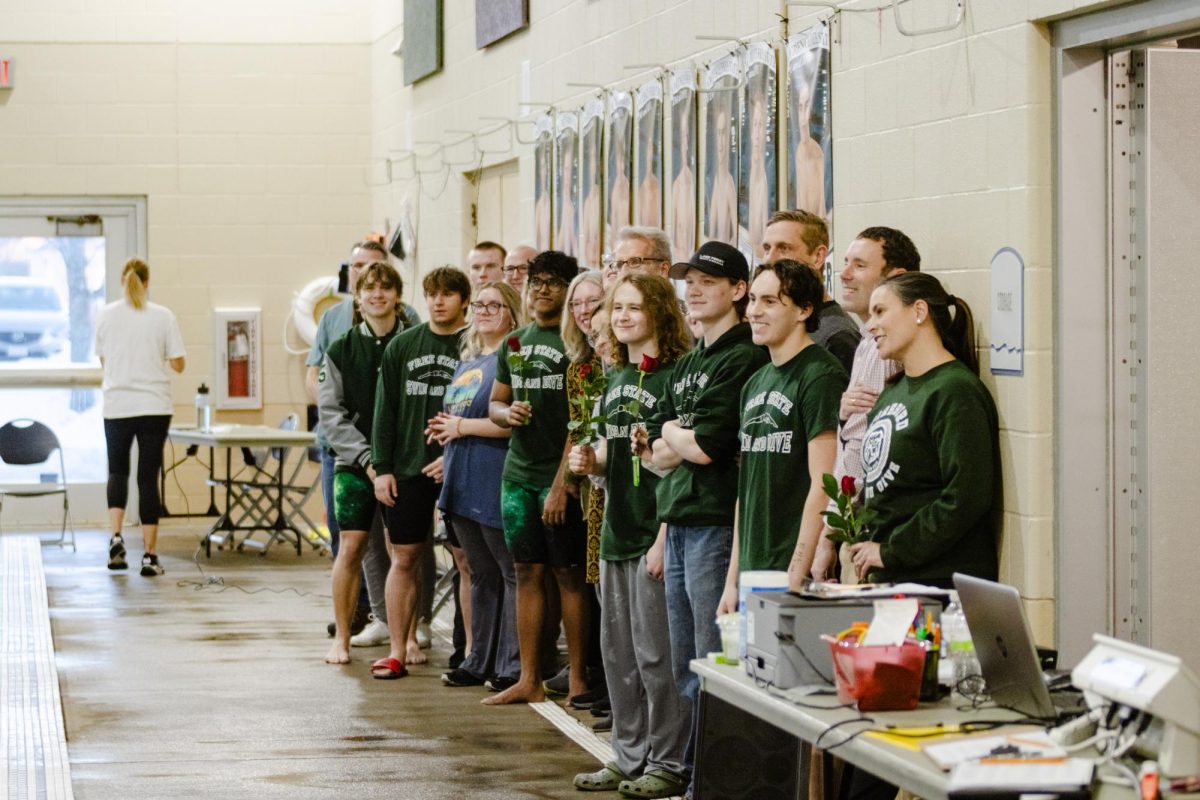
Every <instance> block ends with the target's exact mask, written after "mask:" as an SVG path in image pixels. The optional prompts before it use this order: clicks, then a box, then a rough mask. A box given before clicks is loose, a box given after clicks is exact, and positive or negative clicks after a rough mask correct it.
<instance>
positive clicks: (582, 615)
mask: <svg viewBox="0 0 1200 800" xmlns="http://www.w3.org/2000/svg"><path fill="white" fill-rule="evenodd" d="M578 272H579V267H578V264H577V262H576V261H575V259H574V258H573V257H571V256H568V255H565V254H564V253H560V252H557V251H554V250H548V251H546V252H544V253H539V254H538V255H537V256H535V257H534V259H533V260H532V261H531V262H529V273H528V277H527V279H526V281H525V289H526V299H527V301H528V307H529V309H530V311H531V312H532V314H533V322H531V323H530V324H529V325H526V326H525V327H523V328H521V329H519V330H518V331H516V333H514V334H513V335H512V336H510V337H509V339H508V340H507V341H506V342H505V343H504V344H502V345H501V346H500V350H499V353H498V358H499V361H498V363H497V365H496V380H495V382H494V383H493V384H492V397H491V405H490V407H489V410H488V416H489V417H490V418H491V420H492V422H494V423H496V424H497V425H500V426H501V427H505V428H512V429H513V431H512V439H511V441H510V442H509V447H508V456H507V457H506V458H505V460H504V475H503V478H502V480H501V483H500V511H501V516H502V517H503V520H504V539H505V541H506V542H507V544H508V549H509V552H511V553H512V556H513V561H514V563H515V564H516V571H517V638H518V641H519V643H520V650H521V677H520V679H519V680H518V681H517V683H516V685H514V686H511V687H509V688H508V689H505V690H504V691H503V692H500V693H499V694H497V695H496V696H495V697H490V698H488V699H487V700H484V703H487V704H489V705H497V704H503V703H522V702H540V701H541V700H543V699H545V690H544V689H543V688H542V683H541V678H540V674H539V672H540V666H541V660H540V655H541V653H540V650H541V646H540V639H541V634H542V623H543V620H544V617H545V607H546V596H545V589H544V587H543V585H542V580H543V578H544V576H545V574H546V568H547V566H549V567H550V569H551V570H553V572H554V576H555V578H556V579H557V581H558V589H559V595H560V597H561V602H562V618H563V627H564V628H565V629H566V634H567V656H568V661H569V666H570V684H569V690H568V695H569V696H571V697H573V696H575V695H577V694H581V693H582V692H584V691H586V689H587V686H586V683H585V680H584V679H585V677H586V676H585V672H586V669H585V666H584V661H585V659H584V656H585V649H586V641H587V629H588V606H587V600H586V598H585V596H584V579H583V572H584V569H583V565H584V554H585V533H584V524H583V514H582V512H581V511H580V507H579V500H578V498H577V497H573V496H571V495H570V494H569V493H568V488H567V482H566V480H565V477H566V476H565V473H566V443H567V422H568V412H567V392H566V370H567V364H568V363H569V362H568V359H567V356H566V353H565V352H564V351H563V341H562V336H561V334H560V333H559V323H560V322H561V320H562V314H563V306H564V305H565V301H566V297H567V287H568V286H569V285H570V283H571V280H572V279H573V278H574V277H575V276H576V275H577V274H578Z"/></svg>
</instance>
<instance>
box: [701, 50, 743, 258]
mask: <svg viewBox="0 0 1200 800" xmlns="http://www.w3.org/2000/svg"><path fill="white" fill-rule="evenodd" d="M742 85H743V81H742V59H741V55H740V54H739V53H734V54H731V55H728V56H725V57H724V58H720V59H717V60H716V61H714V62H713V63H711V64H709V65H708V66H707V67H706V68H705V69H704V73H703V75H702V77H701V80H700V92H701V98H702V100H701V102H702V106H701V119H702V120H703V122H704V130H703V136H704V150H703V153H704V162H703V169H704V189H703V196H702V201H703V205H702V209H701V220H702V223H703V224H702V225H701V228H702V232H701V236H702V237H703V238H704V239H706V240H707V239H715V240H716V241H718V242H725V243H726V244H731V245H734V246H736V245H737V243H738V211H737V209H738V197H737V194H738V192H737V184H738V181H737V174H738V136H739V130H738V125H737V121H738V120H739V119H741V97H742V94H741V92H740V91H739V90H740V89H741V88H742Z"/></svg>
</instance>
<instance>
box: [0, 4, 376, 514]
mask: <svg viewBox="0 0 1200 800" xmlns="http://www.w3.org/2000/svg"><path fill="white" fill-rule="evenodd" d="M369 18H370V15H369V6H368V4H367V3H366V0H336V2H335V1H334V0H287V2H284V1H283V0H238V2H227V1H222V2H217V3H204V4H195V3H191V2H187V0H156V1H155V2H150V3H138V4H130V3H127V2H117V1H116V0H109V1H108V2H104V1H103V0H97V1H96V2H88V3H80V2H77V0H71V1H68V0H37V2H33V1H32V0H26V1H23V2H16V3H6V4H4V7H3V10H2V11H0V52H3V54H4V56H5V57H11V58H13V59H14V60H15V64H16V67H15V78H16V87H15V88H14V89H13V90H12V91H11V92H8V93H7V97H5V96H4V95H3V94H0V153H3V156H2V157H0V194H4V195H142V196H145V197H147V198H148V237H149V253H148V256H149V262H150V265H151V270H152V281H151V297H152V298H153V299H154V300H155V301H157V302H161V303H164V304H166V305H167V306H169V307H170V308H172V309H173V310H174V311H175V313H176V314H177V315H178V316H179V319H180V323H181V327H182V330H183V335H184V339H185V341H186V345H187V351H188V359H187V370H186V372H185V373H184V375H183V376H182V377H181V378H178V379H176V380H175V381H174V382H173V391H174V399H175V402H176V404H177V416H182V417H184V418H190V417H191V415H192V411H191V403H192V396H193V395H194V393H195V389H196V386H197V385H198V384H199V383H200V382H201V381H205V382H207V383H209V384H210V385H211V384H212V375H213V370H214V367H213V349H212V344H211V342H212V337H213V324H212V318H211V310H212V309H213V308H216V307H222V306H231V307H255V306H257V307H260V308H261V309H262V324H263V331H262V335H263V388H264V401H265V407H264V409H263V410H262V411H261V412H249V411H246V412H225V411H222V412H220V418H221V419H227V420H231V421H241V422H259V421H262V422H266V423H269V424H275V423H276V422H278V420H279V419H281V418H282V417H283V416H284V415H285V414H286V413H288V412H290V411H298V412H301V413H302V412H303V407H304V404H305V403H306V399H305V393H304V385H303V363H302V362H303V359H302V358H301V357H299V356H289V355H287V354H286V353H285V352H284V349H283V346H282V343H281V342H282V334H283V329H284V322H285V318H286V315H287V314H288V312H289V310H290V303H291V298H292V293H293V291H295V290H297V289H299V288H301V287H302V286H303V285H304V284H305V283H307V282H308V281H310V280H312V279H313V278H316V277H319V276H322V275H327V274H335V273H336V270H337V267H338V264H339V263H340V262H341V261H342V260H344V259H345V258H346V256H347V254H348V248H349V245H350V244H351V243H353V241H354V240H355V239H358V238H361V237H362V236H363V235H364V234H365V233H367V232H368V231H369V223H370V219H371V207H370V194H369V192H368V189H367V185H366V178H365V174H366V173H365V170H366V164H367V161H368V156H369V154H370V138H371V118H370V99H371V98H370V85H371V72H370V65H371V60H370V47H369V45H368V39H369V27H370V24H369ZM293 341H295V339H294V337H293ZM199 478H200V475H199V470H198V469H197V470H194V471H193V470H189V471H187V472H185V473H184V485H185V486H187V487H188V489H189V494H190V495H191V505H192V506H193V507H195V506H197V505H198V504H199V502H200V498H201V496H202V494H204V492H203V490H202V488H201V487H202V484H200V483H199ZM174 491H175V490H174V486H173V485H172V486H171V488H170V490H169V495H168V502H170V499H171V494H173V493H174ZM172 505H173V507H175V508H178V507H179V506H178V503H175V504H172ZM94 516H95V517H96V518H99V515H94Z"/></svg>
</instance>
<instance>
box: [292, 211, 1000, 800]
mask: <svg viewBox="0 0 1200 800" xmlns="http://www.w3.org/2000/svg"><path fill="white" fill-rule="evenodd" d="M361 246H362V245H360V247H361ZM670 248H671V246H670V241H669V239H668V237H667V235H666V233H665V232H663V231H662V230H660V229H657V228H645V227H631V228H626V229H624V230H622V231H620V232H619V233H618V236H617V237H616V249H615V252H614V253H613V254H612V256H611V258H608V259H606V261H605V268H604V269H603V270H602V271H585V272H580V270H579V268H578V265H577V262H576V260H575V259H574V258H573V257H571V256H569V255H566V254H564V253H560V252H556V251H546V252H542V253H534V252H532V251H530V250H529V249H528V248H522V250H524V252H516V253H514V254H509V253H507V252H506V251H505V250H504V249H503V248H502V247H500V246H499V245H497V244H494V243H491V242H483V243H480V244H479V245H477V246H476V248H474V249H473V250H472V251H471V255H470V258H469V262H470V266H469V272H470V275H469V276H468V274H467V273H466V272H463V271H460V270H457V269H455V268H453V267H442V268H439V269H436V270H434V271H432V272H430V273H429V274H428V275H426V276H425V278H424V279H423V282H422V289H423V291H424V294H425V298H426V302H427V305H428V308H429V314H430V320H429V322H427V323H421V322H417V321H416V320H415V319H412V318H411V316H410V314H409V312H406V311H404V310H403V308H402V305H401V303H400V287H401V281H400V277H399V275H397V274H396V273H395V271H394V270H393V269H392V268H391V267H390V266H389V265H388V264H387V262H386V260H385V259H384V258H383V257H382V255H381V256H380V258H379V259H378V260H373V261H371V262H370V263H366V264H365V265H364V266H363V268H362V270H361V272H360V273H359V274H358V275H357V276H356V281H355V284H354V287H353V297H354V300H353V322H352V327H351V328H350V329H349V330H348V331H347V332H346V333H345V334H344V335H343V336H341V337H340V338H337V339H336V340H335V341H333V342H332V343H330V344H329V345H328V347H327V348H326V350H325V352H324V353H323V357H322V358H321V359H320V360H319V362H318V363H319V364H320V366H319V371H318V381H317V383H318V387H319V388H318V394H319V398H320V412H321V425H322V428H323V436H324V440H325V441H326V442H327V443H328V446H329V448H330V450H331V451H332V454H333V456H334V464H333V470H332V472H333V475H332V477H333V482H332V483H333V486H332V492H331V496H332V501H333V502H332V505H333V509H332V511H333V518H335V519H336V522H337V524H338V526H339V528H340V531H341V546H340V552H339V553H338V555H337V561H336V564H335V568H334V578H333V583H334V592H333V593H334V606H335V617H336V623H335V628H336V632H335V640H334V644H333V646H332V647H331V649H330V651H329V653H328V655H327V657H326V660H327V661H329V662H331V663H338V664H341V663H347V662H348V661H349V653H350V646H351V645H352V644H354V641H353V640H352V638H351V637H352V633H351V625H352V621H353V616H354V607H355V604H356V602H357V596H358V592H359V588H358V587H359V580H360V578H359V576H360V574H362V563H363V560H364V555H365V554H366V553H368V552H370V546H369V544H368V543H367V541H366V540H368V539H370V537H371V536H373V535H375V536H379V535H380V533H379V531H378V528H379V525H378V524H377V522H376V520H377V519H378V517H380V516H381V517H382V519H383V521H384V523H385V524H384V525H383V528H384V529H386V532H387V537H388V540H389V542H390V547H389V548H388V552H389V553H390V558H389V562H390V563H389V567H388V570H387V577H386V582H385V587H384V590H383V594H384V599H385V602H384V604H383V605H384V608H383V609H382V611H383V613H384V614H386V624H387V627H388V629H389V639H390V642H391V652H390V653H389V655H388V656H387V657H386V658H382V659H379V660H378V661H376V662H374V663H373V664H372V667H371V669H372V674H373V675H374V676H375V677H377V678H398V677H402V676H403V675H405V674H406V672H407V668H406V665H410V664H413V663H419V662H420V661H422V660H423V659H424V657H423V656H422V655H421V654H420V647H419V643H417V642H416V641H415V639H414V629H415V620H416V618H417V616H418V614H417V606H418V599H417V598H418V594H419V589H420V586H421V583H422V576H421V569H420V563H421V559H422V555H423V552H424V551H425V550H427V549H428V542H429V535H430V530H431V528H432V525H433V520H434V515H435V509H438V510H440V513H441V514H442V515H443V517H444V519H445V522H446V527H447V534H448V537H449V539H450V543H451V545H452V549H453V550H454V552H455V558H456V562H457V563H458V564H459V566H460V570H461V572H462V573H463V575H464V576H469V586H470V590H469V591H467V590H466V586H465V584H464V586H463V588H462V590H461V591H460V606H461V609H462V617H463V618H464V627H465V628H466V629H467V631H466V633H467V636H466V640H467V641H466V643H465V647H464V648H463V650H464V652H463V660H461V662H459V663H452V665H451V669H450V670H449V671H448V672H446V673H445V674H444V675H443V676H442V680H443V683H445V684H446V685H448V686H479V685H486V686H487V687H488V688H490V689H492V690H493V691H494V694H493V695H491V696H489V697H487V698H486V699H485V700H484V701H483V702H485V703H488V704H503V703H513V702H532V701H540V700H543V699H544V698H545V695H546V689H545V686H544V684H543V678H544V677H546V676H545V674H544V670H545V668H547V667H546V665H547V664H548V663H552V658H550V659H548V658H547V656H548V655H549V656H551V657H552V656H553V652H550V653H548V652H547V651H548V650H552V648H553V644H552V643H553V642H554V641H555V639H556V638H557V633H558V627H557V621H558V620H559V619H561V622H562V628H563V630H564V631H565V633H566V640H567V655H568V661H569V665H568V670H567V686H566V694H567V695H568V699H569V700H571V699H575V698H579V697H582V696H584V695H585V694H586V693H588V691H589V685H588V677H589V675H594V674H595V673H596V669H590V668H589V665H592V666H593V667H599V666H600V664H597V663H596V662H597V661H599V662H602V667H603V675H604V676H605V680H604V683H605V684H606V689H607V693H608V697H609V704H610V705H611V710H612V731H613V737H612V741H613V749H614V753H615V756H616V758H615V761H613V762H612V763H609V764H606V765H604V767H603V768H602V769H600V770H599V771H597V772H594V773H587V774H582V775H579V776H577V777H576V779H575V785H576V787H577V788H579V789H581V790H596V791H601V790H618V791H620V792H621V793H622V794H624V795H626V796H631V797H667V796H672V795H675V794H679V793H683V792H686V791H687V790H688V788H689V785H690V782H691V777H692V772H693V768H694V765H695V743H696V730H697V719H696V716H697V715H696V713H695V709H696V700H697V693H698V681H697V680H696V678H695V676H694V675H693V673H692V672H691V671H690V669H689V662H690V661H691V659H693V658H695V657H698V656H701V657H702V656H704V655H705V654H707V653H708V652H710V651H714V650H718V649H720V643H719V633H718V630H717V627H716V624H715V618H716V617H717V615H718V614H719V613H723V612H726V611H733V610H736V606H737V584H738V575H739V573H740V572H741V571H745V570H764V569H774V570H786V571H787V572H788V575H789V582H790V583H791V585H792V586H793V588H799V586H800V585H801V584H802V582H803V581H804V580H805V579H807V578H809V577H817V578H835V577H837V576H838V575H839V573H840V572H842V571H844V572H845V575H844V577H845V579H850V580H855V579H864V580H919V581H922V582H925V583H931V584H935V585H948V584H949V583H950V580H951V575H952V574H953V573H954V572H955V571H962V572H968V573H972V574H976V575H980V576H983V577H990V578H994V577H995V576H996V571H997V553H996V547H997V541H996V537H997V532H998V519H997V514H998V511H999V509H1000V506H1001V502H1000V501H1001V496H1000V490H999V480H1000V469H999V449H998V421H997V415H996V409H995V404H994V402H993V401H992V398H991V396H990V394H989V393H988V392H987V390H986V388H985V387H984V386H983V384H982V382H981V381H980V379H979V377H978V369H979V364H978V356H977V354H976V352H975V343H974V334H973V327H974V323H973V319H972V316H971V311H970V308H969V307H968V306H967V304H966V303H965V302H963V301H962V300H961V299H959V298H955V297H954V296H952V295H950V294H949V293H947V292H946V290H945V288H944V287H943V286H942V285H941V283H940V282H939V281H938V280H937V279H936V278H933V277H932V276H930V275H927V274H924V273H922V272H921V271H920V256H919V254H918V251H917V248H916V247H915V246H914V245H913V243H912V241H911V240H910V239H909V238H908V237H907V236H905V235H904V234H903V233H902V232H900V231H898V230H895V229H893V228H885V227H873V228H867V229H866V230H864V231H862V232H861V233H860V234H859V235H858V236H857V237H855V239H854V240H853V242H852V243H851V244H850V246H849V247H848V248H847V251H846V255H845V262H844V268H843V269H842V271H841V273H840V277H841V282H842V287H843V300H842V303H840V304H839V303H838V302H837V301H835V300H833V299H832V298H831V297H830V295H829V293H828V291H827V289H826V287H825V285H824V283H823V281H822V279H821V275H822V269H823V266H824V262H825V260H826V256H827V254H828V251H829V238H828V229H827V227H826V225H825V223H824V221H823V220H822V219H821V218H819V217H816V216H814V215H811V214H808V213H806V212H802V211H784V212H779V213H777V214H775V215H774V216H773V217H772V218H771V220H770V222H769V223H768V225H767V226H766V228H765V231H764V240H763V247H762V250H763V253H762V255H763V263H762V264H761V265H759V266H758V267H757V268H756V269H755V270H754V271H753V273H751V271H750V269H749V265H748V264H747V263H746V260H745V258H744V257H743V256H742V255H741V253H740V252H739V251H738V250H737V249H736V248H734V247H731V246H729V245H726V244H723V243H721V242H715V241H710V242H707V243H705V244H704V245H703V246H701V247H700V248H699V249H698V250H697V251H696V252H695V253H694V254H693V255H692V256H691V258H690V259H689V260H688V261H686V262H682V263H674V264H673V263H672V259H671V249H670ZM356 253H357V251H356ZM514 256H515V257H514ZM518 279H519V282H518ZM671 279H674V280H676V281H682V283H683V286H684V287H686V288H685V289H684V291H683V299H682V300H680V297H679V292H678V291H677V289H676V284H673V283H672V282H671ZM514 284H516V285H514ZM850 314H853V315H855V316H857V317H858V320H859V321H857V322H856V321H855V320H853V319H852V318H851V316H850ZM527 320H528V321H527ZM322 325H324V322H323V323H322ZM314 349H315V348H314ZM826 473H829V474H832V475H834V476H835V477H836V478H838V479H839V482H840V478H841V477H842V476H849V477H851V478H853V479H854V484H853V485H854V486H855V487H857V488H856V490H855V493H856V494H857V497H856V502H859V503H864V504H866V505H867V506H869V507H871V508H872V509H873V510H874V512H875V516H874V519H875V520H876V522H875V524H874V526H873V527H872V528H871V530H870V531H869V535H868V537H867V538H866V539H865V540H863V541H859V542H855V543H853V544H851V545H850V546H849V547H848V549H847V551H846V552H845V553H844V554H843V555H842V558H841V559H840V560H839V555H838V553H837V552H836V551H835V549H834V547H833V546H832V545H831V544H830V542H829V540H828V539H827V538H826V534H828V533H829V530H828V528H827V527H826V525H825V523H824V519H823V517H822V512H823V511H825V510H827V509H828V508H829V507H830V503H831V501H830V499H829V498H828V497H826V496H825V494H824V490H823V481H822V477H823V475H825V474H826ZM380 512H382V513H380ZM373 526H374V527H375V528H376V531H377V532H376V533H375V534H372V532H371V531H372V528H373ZM839 561H841V562H842V563H843V564H844V567H843V566H839ZM369 572H370V571H369V570H368V575H369ZM589 584H596V585H597V586H596V589H595V591H593V590H592V588H591V587H590V586H589ZM597 594H598V597H599V605H598V609H597V606H596V603H595V599H596V595H597ZM597 610H598V611H599V618H598V619H596V618H595V617H596V611H597ZM377 616H379V614H378V613H377ZM548 620H553V622H552V623H550V624H548V622H547V621H548ZM551 629H552V630H551ZM597 629H598V631H599V642H598V647H597V643H596V641H595V637H594V635H593V634H594V633H595V631H596V630H597ZM548 630H550V631H551V635H550V636H549V637H548V636H547V632H548ZM597 649H598V651H599V652H598V653H596V652H595V651H596V650H597ZM597 655H598V656H599V658H598V659H597V658H596V656H597ZM593 688H594V687H593Z"/></svg>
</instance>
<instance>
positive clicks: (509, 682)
mask: <svg viewBox="0 0 1200 800" xmlns="http://www.w3.org/2000/svg"><path fill="white" fill-rule="evenodd" d="M483 685H484V686H486V687H487V690H488V691H489V692H503V691H504V690H505V689H508V688H510V687H512V686H516V685H517V679H516V678H505V677H502V676H500V675H497V676H496V677H495V678H488V679H487V680H486V681H484V682H483Z"/></svg>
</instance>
